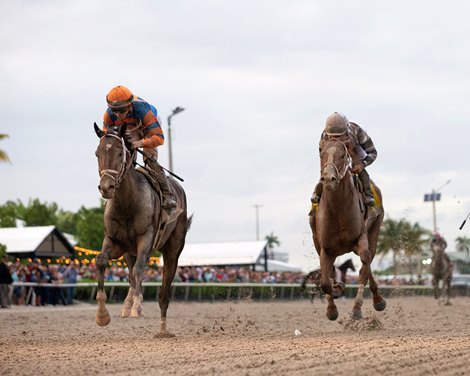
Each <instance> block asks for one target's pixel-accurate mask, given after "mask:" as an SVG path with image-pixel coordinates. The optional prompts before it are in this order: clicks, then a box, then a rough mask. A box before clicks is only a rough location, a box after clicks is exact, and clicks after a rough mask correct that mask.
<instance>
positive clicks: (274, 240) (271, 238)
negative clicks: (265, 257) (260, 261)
mask: <svg viewBox="0 0 470 376" xmlns="http://www.w3.org/2000/svg"><path fill="white" fill-rule="evenodd" d="M264 239H265V240H266V241H267V242H268V244H267V248H268V249H269V253H270V258H273V255H272V250H273V248H274V246H276V245H277V246H278V247H279V246H280V245H281V242H280V241H279V239H278V237H277V236H276V235H274V233H273V232H272V231H271V234H269V235H266V237H265V238H264Z"/></svg>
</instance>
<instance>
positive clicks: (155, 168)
mask: <svg viewBox="0 0 470 376" xmlns="http://www.w3.org/2000/svg"><path fill="white" fill-rule="evenodd" d="M145 164H146V165H147V167H150V169H151V170H152V173H151V175H152V176H153V177H154V178H155V179H156V180H157V181H158V185H159V186H160V189H161V190H162V194H163V204H162V205H163V209H165V210H166V211H167V212H169V213H170V212H171V211H172V210H173V209H175V208H176V200H175V197H174V196H173V193H171V191H170V186H169V184H168V178H167V177H166V175H165V171H164V170H163V168H162V166H160V164H159V163H158V162H156V161H155V160H154V159H152V158H146V161H145Z"/></svg>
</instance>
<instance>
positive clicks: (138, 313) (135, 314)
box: [131, 308, 144, 318]
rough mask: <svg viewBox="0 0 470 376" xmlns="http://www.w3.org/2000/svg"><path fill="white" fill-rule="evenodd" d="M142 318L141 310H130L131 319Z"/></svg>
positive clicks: (142, 312)
mask: <svg viewBox="0 0 470 376" xmlns="http://www.w3.org/2000/svg"><path fill="white" fill-rule="evenodd" d="M143 316H144V311H143V309H142V308H138V309H132V310H131V317H132V318H138V317H143Z"/></svg>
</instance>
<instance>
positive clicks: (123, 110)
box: [111, 106, 131, 114]
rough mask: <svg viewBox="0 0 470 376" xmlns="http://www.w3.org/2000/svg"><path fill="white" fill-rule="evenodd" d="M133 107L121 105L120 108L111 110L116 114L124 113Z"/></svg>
mask: <svg viewBox="0 0 470 376" xmlns="http://www.w3.org/2000/svg"><path fill="white" fill-rule="evenodd" d="M130 109H131V107H130V106H128V107H120V108H111V111H112V112H113V113H115V114H124V113H126V112H128V111H129V110H130Z"/></svg>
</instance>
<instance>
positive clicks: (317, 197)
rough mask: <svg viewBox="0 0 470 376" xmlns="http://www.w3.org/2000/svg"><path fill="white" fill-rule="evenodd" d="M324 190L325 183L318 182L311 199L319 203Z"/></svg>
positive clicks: (313, 202)
mask: <svg viewBox="0 0 470 376" xmlns="http://www.w3.org/2000/svg"><path fill="white" fill-rule="evenodd" d="M322 192H323V184H322V183H321V182H318V183H317V185H316V186H315V189H314V190H313V194H312V198H311V199H310V201H311V202H312V204H318V203H319V202H320V197H321V194H322Z"/></svg>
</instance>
